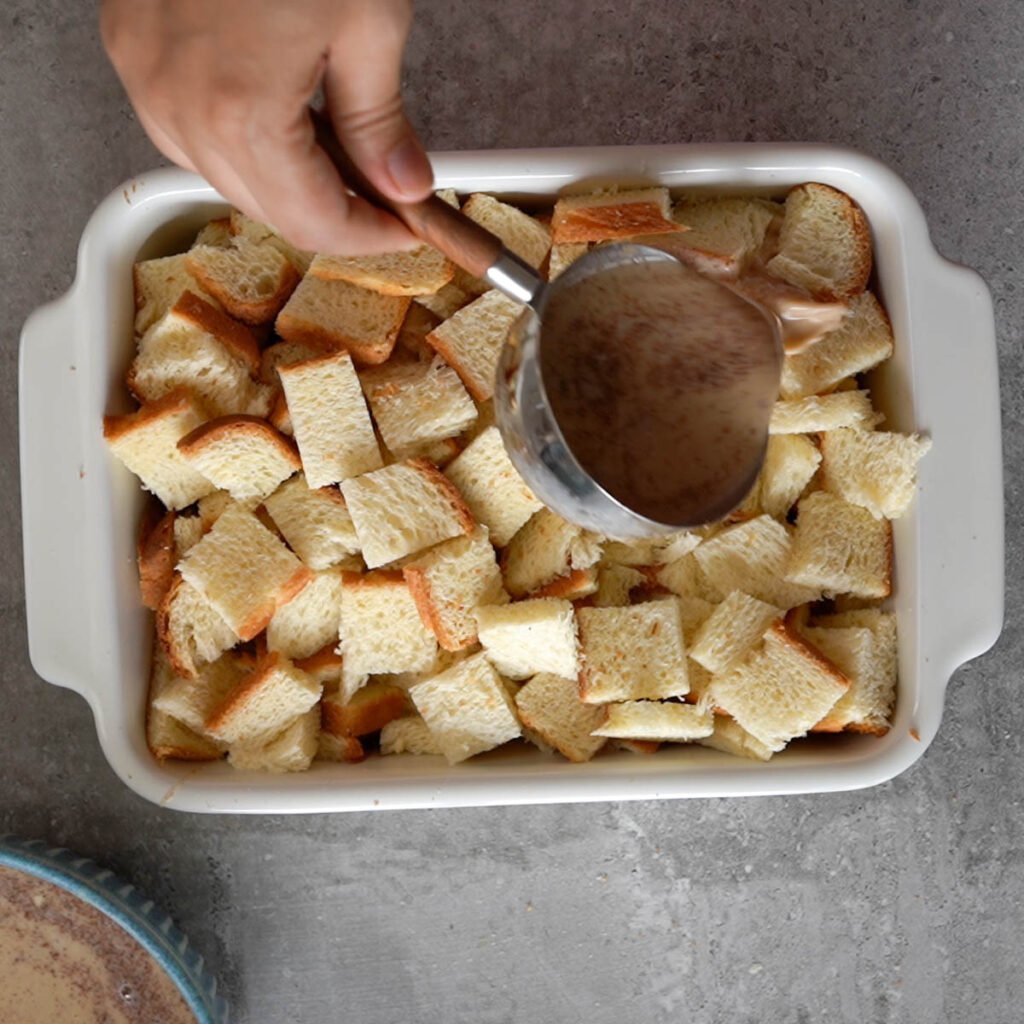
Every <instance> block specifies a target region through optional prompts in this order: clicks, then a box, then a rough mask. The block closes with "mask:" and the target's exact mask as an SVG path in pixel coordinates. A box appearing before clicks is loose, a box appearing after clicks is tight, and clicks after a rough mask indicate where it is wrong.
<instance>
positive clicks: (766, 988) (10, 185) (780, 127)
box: [0, 0, 1024, 1024]
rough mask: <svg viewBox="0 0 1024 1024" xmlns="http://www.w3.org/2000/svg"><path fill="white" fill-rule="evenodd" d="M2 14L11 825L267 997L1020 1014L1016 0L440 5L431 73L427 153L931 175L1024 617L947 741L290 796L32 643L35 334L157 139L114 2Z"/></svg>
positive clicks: (1, 272)
mask: <svg viewBox="0 0 1024 1024" xmlns="http://www.w3.org/2000/svg"><path fill="white" fill-rule="evenodd" d="M0 7H2V9H0V239H2V243H0V281H2V287H0V310H2V323H3V324H4V329H5V334H6V336H5V343H4V345H3V346H2V347H0V371H2V372H0V430H2V431H3V433H4V435H5V436H6V437H7V439H8V440H7V444H6V445H5V446H4V447H3V451H2V455H0V485H2V487H0V512H2V515H0V522H2V523H3V526H2V531H3V543H2V544H0V564H2V569H3V571H2V572H0V648H2V650H3V651H4V652H5V656H4V658H3V659H2V663H0V678H2V683H0V687H2V690H0V707H2V711H0V832H3V831H5V830H9V831H14V832H17V833H20V834H22V835H25V836H39V837H44V838H46V839H48V840H49V841H50V842H53V843H57V844H63V845H67V846H70V847H73V848H74V849H75V850H77V851H80V852H81V853H83V854H85V855H88V856H92V857H94V858H96V859H97V860H100V861H102V862H103V863H104V864H106V865H108V866H109V867H111V868H112V869H114V870H115V871H117V872H119V873H121V874H122V875H124V876H125V877H126V878H128V879H130V880H132V881H134V882H135V883H136V884H137V885H138V886H139V887H141V888H142V889H143V890H145V891H146V892H147V893H149V894H151V895H152V897H153V898H154V899H156V900H157V901H159V902H160V903H161V904H162V905H163V906H165V907H166V908H168V909H169V910H170V911H171V912H172V913H173V914H174V916H175V917H176V918H177V920H178V921H179V922H180V924H181V925H182V927H183V928H184V930H185V931H186V932H187V933H188V934H189V935H190V936H192V938H193V940H194V942H195V944H196V945H197V946H198V947H199V949H200V950H202V951H203V952H204V953H205V954H206V956H207V958H208V960H209V962H210V964H211V966H212V967H213V969H214V970H215V971H216V972H217V974H218V975H219V976H220V977H221V978H222V979H223V985H224V988H225V990H226V992H227V994H228V996H229V998H230V1000H231V1003H232V1005H233V1008H234V1017H233V1019H234V1020H236V1021H240V1022H247V1024H279V1022H293V1021H294V1022H301V1024H327V1022H334V1021H340V1020H353V1021H360V1022H361V1024H393V1022H398V1021H402V1022H406V1021H415V1022H417V1024H453V1022H463V1021H465V1022H473V1024H485V1022H495V1024H497V1022H511V1021H517V1022H518V1021H522V1022H529V1021H567V1022H568V1021H581V1020H587V1021H590V1022H591V1024H606V1022H608V1024H611V1022H615V1024H617V1022H619V1021H622V1020H623V1019H632V1020H637V1021H650V1022H660V1021H678V1020H691V1021H697V1022H729V1024H740V1022H746V1021H770V1022H776V1021H796V1022H812V1021H828V1022H830V1024H838V1022H849V1024H868V1022H870V1024H882V1022H896V1021H899V1022H914V1024H917V1022H919V1024H935V1022H938V1021H950V1022H960V1021H965V1020H971V1021H974V1022H976V1024H983V1022H984V1024H987V1022H992V1024H996V1022H1008V1021H1011V1020H1019V1019H1020V1006H1021V1004H1022V1002H1024V974H1022V973H1021V971H1020V968H1019V959H1020V949H1021V948H1022V946H1024V908H1022V901H1024V815H1022V811H1021V796H1022V792H1024V789H1022V787H1024V742H1022V736H1024V704H1022V701H1021V699H1020V685H1021V684H1020V667H1021V664H1022V659H1024V650H1022V635H1021V628H1020V621H1021V601H1022V598H1024V577H1022V572H1021V559H1022V556H1024V515H1022V512H1021V509H1022V507H1024V506H1022V502H1021V500H1020V497H1021V496H1020V490H1021V486H1022V483H1024V423H1022V418H1024V398H1022V396H1024V345H1022V338H1021V324H1022V322H1024V285H1022V277H1021V271H1022V268H1024V204H1022V202H1021V197H1022V194H1024V161H1022V153H1024V56H1022V55H1024V7H1022V5H1021V4H1020V3H1019V2H1014V0H998V2H994V3H988V4H966V3H963V4H958V3H953V2H946V3H940V2H934V3H927V2H925V0H862V2H858V3H850V2H839V0H835V2H828V0H780V2H774V3H773V2H770V0H716V2H710V0H692V2H683V0H677V2H671V3H668V2H662V3H657V2H654V0H646V2H645V0H635V2H629V3H621V2H619V3H611V2H606V0H591V2H582V0H573V2H568V0H559V2H551V0H546V2H542V0H523V2H521V3H519V4H497V3H492V2H483V3H481V2H470V0H451V2H448V3H444V4H442V3H440V2H431V0H424V2H423V3H421V4H420V9H419V11H418V19H417V24H416V28H415V32H414V36H413V39H412V42H411V45H410V49H409V58H408V76H407V88H408V96H409V106H410V110H411V113H412V116H413V119H414V121H415V122H416V123H417V124H418V125H420V126H421V128H422V130H423V133H424V135H425V137H426V139H427V141H428V143H429V144H430V145H431V146H433V147H434V148H439V149H445V148H473V147H491V146H500V147H506V146H534V145H540V146H549V145H550V146H557V145H573V144H584V143H590V144H593V143H633V142H680V141H692V140H697V141H700V140H745V139H757V140H811V141H827V142H835V143H842V144H848V145H852V146H855V147H858V148H860V149H863V150H865V151H866V152H868V153H871V154H873V155H875V156H877V157H879V158H880V159H882V160H883V161H885V162H886V163H888V164H890V165H891V166H892V167H893V168H894V169H895V170H896V171H897V172H898V173H899V174H901V175H902V176H903V177H904V178H905V179H906V180H907V182H908V183H909V184H910V186H911V188H912V189H913V190H914V191H915V192H916V194H917V195H918V197H919V198H920V200H921V202H922V203H923V205H924V208H925V211H926V213H927V215H928V219H929V222H930V224H931V228H932V233H933V237H934V240H935V243H936V245H937V247H938V248H939V250H940V251H941V252H942V253H944V254H945V255H946V256H948V257H950V258H951V259H953V260H956V261H959V262H962V263H965V264H967V265H969V266H971V267H975V268H976V269H978V270H979V271H980V272H981V273H982V274H983V275H984V276H985V278H986V279H987V281H988V282H989V284H990V286H991V287H992V290H993V293H994V296H995V304H996V313H997V317H998V326H999V347H1000V362H1001V371H1002V405H1003V415H1004V417H1005V438H1006V442H1005V454H1006V468H1007V487H1006V491H1007V508H1008V535H1007V541H1008V549H1007V553H1008V579H1009V586H1008V604H1007V627H1006V630H1005V632H1004V634H1003V637H1002V640H1001V641H1000V643H999V645H998V647H997V648H996V649H995V650H994V651H993V652H992V653H990V654H989V655H988V656H986V657H984V658H982V659H980V660H978V661H975V662H974V663H972V664H970V665H968V666H966V667H965V668H964V669H963V670H961V671H960V672H958V673H957V675H956V677H955V678H954V680H953V682H952V685H951V686H950V689H949V693H948V700H947V707H946V717H945V721H944V723H943V726H942V730H941V732H940V735H939V737H938V739H937V740H936V742H935V744H934V745H933V747H932V748H931V749H930V750H929V751H928V753H927V754H926V756H925V757H924V759H923V760H922V761H921V762H920V763H919V764H918V765H917V766H916V767H915V768H914V769H912V770H911V771H909V772H907V773H906V774H905V775H904V776H902V777H901V778H899V779H897V780H895V781H894V782H892V783H890V784H888V785H884V786H880V787H878V788H877V789H873V790H869V791H866V792H858V793H849V794H843V795H833V796H809V797H803V798H786V799H760V800H736V801H696V802H677V803H661V804H658V803H639V804H629V805H591V806H576V807H543V808H528V807H524V808H513V809H505V810H502V809H490V810H487V809H485V810H463V811H434V812H430V813H395V812H391V813H383V814H360V815H351V816H334V817H292V818H278V817H253V818H231V817H199V816H185V815H181V814H175V813H171V812H167V811H161V810H159V809H157V808H156V807H153V806H150V805H148V804H146V803H144V802H143V801H141V800H139V799H137V798H135V797H134V796H133V795H132V794H131V793H130V792H129V791H128V790H127V789H126V788H125V787H124V786H123V785H121V783H120V782H118V780H117V779H116V778H115V777H114V775H113V774H112V772H111V771H110V769H109V768H108V767H107V765H106V762H105V761H104V759H103V757H102V755H101V753H100V750H99V746H98V744H97V741H96V734H95V730H94V728H93V724H92V721H91V717H90V714H89V711H88V708H87V707H86V705H85V703H84V702H83V701H82V700H81V699H79V698H78V697H77V696H75V695H73V694H71V693H69V692H66V691H61V690H58V689H56V688H54V687H50V686H47V685H46V684H44V683H43V682H41V681H40V680H39V679H38V678H37V677H36V676H35V674H34V672H33V671H32V668H31V666H30V665H29V661H28V656H27V650H26V639H25V616H24V602H23V597H24V592H23V572H22V564H21V544H20V534H19V528H20V509H19V500H18V494H19V485H18V478H19V467H18V457H17V450H16V437H17V390H16V389H17V385H16V381H17V373H16V366H17V338H18V330H19V328H20V325H21V323H22V322H23V320H24V318H25V317H26V315H27V314H28V313H29V312H30V311H31V310H32V309H33V308H34V307H35V306H37V305H39V304H40V303H42V302H44V301H46V300H48V299H51V298H53V297H55V296H56V295H58V294H59V293H60V292H62V291H63V290H64V289H65V288H66V287H67V286H68V284H69V283H70V281H71V279H72V275H73V271H74V260H75V246H76V243H77V240H78V237H79V234H80V232H81V230H82V227H83V225H84V224H85V221H86V219H87V218H88V216H89V214H90V212H91V210H92V208H93V206H94V204H95V203H96V202H97V201H98V200H99V199H100V198H101V197H103V196H104V195H105V194H106V193H107V192H108V191H109V190H111V189H112V188H113V187H114V186H115V185H117V184H118V183H119V182H120V181H121V180H122V179H124V178H126V177H128V176H129V175H131V174H132V173H134V172H137V171H140V170H144V169H146V168H149V167H151V166H153V165H154V164H156V163H157V162H158V155H157V154H156V152H155V150H153V149H152V147H151V146H150V145H149V143H148V142H147V141H146V140H145V138H144V136H143V134H142V132H141V130H140V129H139V126H138V124H137V122H136V120H135V118H134V117H133V115H132V113H131V110H130V108H129V105H128V103H127V100H126V99H125V98H124V96H123V95H122V93H121V89H120V86H119V84H118V83H117V81H116V79H115V77H114V75H113V73H112V72H111V70H110V69H109V67H108V65H107V63H106V61H105V59H104V56H103V54H102V52H101V49H100V46H99V42H98V39H97V33H96V29H95V7H96V4H95V3H94V2H93V0H64V2H62V3H56V2H54V0H31V2H30V0H5V2H4V3H3V4H2V5H0ZM970 340H971V339H970V338H965V339H964V372H965V373H969V372H970Z"/></svg>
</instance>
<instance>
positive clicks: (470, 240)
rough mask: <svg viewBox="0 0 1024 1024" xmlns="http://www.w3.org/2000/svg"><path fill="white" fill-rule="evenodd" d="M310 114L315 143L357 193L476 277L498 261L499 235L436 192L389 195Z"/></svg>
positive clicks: (316, 113)
mask: <svg viewBox="0 0 1024 1024" xmlns="http://www.w3.org/2000/svg"><path fill="white" fill-rule="evenodd" d="M310 115H311V116H312V118H313V125H314V127H315V129H316V141H317V143H318V144H319V145H320V147H321V148H322V149H323V151H324V152H325V153H326V154H327V155H328V156H329V157H330V159H331V162H332V163H333V164H334V166H335V167H336V168H337V169H338V173H339V174H340V175H341V180H342V181H344V182H345V184H346V186H348V188H349V189H351V191H352V192H354V193H355V194H356V195H357V196H360V197H361V198H362V199H365V200H366V201H367V202H369V203H373V205H374V206H377V207H379V208H380V209H382V210H387V211H388V213H393V214H394V215H395V216H396V217H398V219H399V220H401V221H402V222H403V223H404V224H405V225H406V227H408V228H409V230H410V231H411V232H412V233H413V234H414V235H415V236H416V237H417V238H420V239H422V240H423V241H424V242H426V243H427V244H428V245H432V246H433V247H434V248H435V249H438V250H440V251H441V252H443V253H444V254H445V256H447V257H448V259H450V260H451V261H452V262H453V263H457V264H458V265H459V266H460V267H462V269H463V270H467V271H469V273H471V274H473V275H475V276H476V277H483V276H484V275H485V274H486V273H487V271H488V270H489V269H490V268H491V267H492V266H493V265H494V264H495V263H496V262H497V261H498V259H499V257H500V256H501V254H502V252H503V249H504V247H503V245H502V243H501V239H499V238H498V237H497V236H495V235H492V234H491V233H490V231H487V230H486V229H485V228H482V227H481V226H480V225H479V224H477V223H476V222H475V221H472V220H470V219H469V218H468V217H467V216H466V215H465V214H464V213H462V212H461V211H460V210H457V209H456V208H455V207H454V206H449V205H448V204H447V203H446V202H445V201H444V200H443V199H439V198H438V197H437V196H436V195H431V196H428V197H427V198H426V199H423V200H421V201H420V202H418V203H398V202H395V201H394V200H393V199H389V198H388V197H387V196H385V195H384V194H383V193H381V192H380V191H378V190H377V188H376V186H375V185H373V183H372V182H370V180H369V179H368V178H367V177H366V176H365V175H364V174H363V172H362V171H361V170H359V168H358V167H356V165H355V163H353V161H352V159H351V158H350V157H349V155H348V153H346V152H345V150H344V149H343V148H342V146H341V143H340V142H338V138H337V136H336V135H335V134H334V129H333V128H332V127H331V123H330V121H328V120H327V118H326V117H325V116H324V114H323V113H321V112H320V111H318V110H311V111H310Z"/></svg>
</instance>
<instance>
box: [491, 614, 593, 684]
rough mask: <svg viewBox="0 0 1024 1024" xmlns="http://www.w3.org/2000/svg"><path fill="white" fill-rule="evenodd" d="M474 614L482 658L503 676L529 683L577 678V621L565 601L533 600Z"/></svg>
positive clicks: (578, 660)
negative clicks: (547, 677)
mask: <svg viewBox="0 0 1024 1024" xmlns="http://www.w3.org/2000/svg"><path fill="white" fill-rule="evenodd" d="M473 614H474V615H475V617H476V623H477V628H478V630H479V635H480V643H481V644H482V645H483V649H484V653H485V654H486V655H487V657H488V659H489V660H490V661H491V663H492V664H493V665H494V667H495V668H496V669H497V670H498V671H499V672H500V673H501V674H502V675H503V676H506V677H507V678H509V679H529V678H530V676H532V675H536V674H537V673H539V672H544V673H549V674H551V675H556V676H562V677H563V678H565V679H575V678H576V676H577V674H578V673H579V664H580V656H579V641H578V640H577V634H576V618H575V616H574V614H573V607H572V605H571V604H570V603H569V602H568V601H561V600H558V599H557V598H553V597H543V598H535V599H531V600H528V601H516V602H514V603H513V604H504V605H489V606H484V607H481V608H477V609H476V611H475V612H474V613H473Z"/></svg>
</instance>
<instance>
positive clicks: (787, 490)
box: [758, 434, 821, 520]
mask: <svg viewBox="0 0 1024 1024" xmlns="http://www.w3.org/2000/svg"><path fill="white" fill-rule="evenodd" d="M820 464H821V452H820V451H818V448H817V445H815V443H814V442H813V441H812V440H811V439H810V438H809V437H803V436H802V435H800V434H777V435H775V436H774V437H769V438H768V447H767V448H766V449H765V455H764V465H763V466H762V467H761V476H760V479H759V482H758V483H759V488H760V489H759V492H758V502H759V504H760V507H761V508H762V509H763V510H764V511H765V512H767V513H768V515H770V516H774V518H776V519H779V520H784V519H785V518H786V516H787V515H788V514H789V510H790V509H791V508H792V507H793V506H794V505H795V504H796V501H797V499H798V498H799V497H800V495H801V494H803V492H804V488H806V487H807V485H808V484H809V483H810V482H811V480H812V479H813V477H814V474H815V473H816V472H817V471H818V466H819V465H820Z"/></svg>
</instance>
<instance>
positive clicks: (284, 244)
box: [228, 210, 313, 274]
mask: <svg viewBox="0 0 1024 1024" xmlns="http://www.w3.org/2000/svg"><path fill="white" fill-rule="evenodd" d="M228 227H229V230H230V232H231V236H232V237H233V238H241V239H244V240H245V241H247V242H251V243H252V244H253V245H269V246H271V247H272V248H274V249H277V251H278V252H280V253H281V255H282V256H284V257H285V258H286V259H287V260H288V262H289V263H290V264H291V265H292V266H293V267H294V268H295V270H296V272H297V273H298V274H305V273H306V271H307V270H309V265H310V264H311V263H312V262H313V253H311V252H306V251H304V250H302V249H296V248H295V246H294V245H292V244H291V242H289V241H287V240H286V239H284V238H282V237H281V235H279V234H278V233H277V232H276V231H275V230H274V229H273V228H272V227H270V225H269V224H262V223H260V222H259V221H256V220H253V219H252V218H251V217H247V216H246V215H245V214H244V213H242V212H241V211H240V210H232V211H231V216H230V217H229V218H228Z"/></svg>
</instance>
